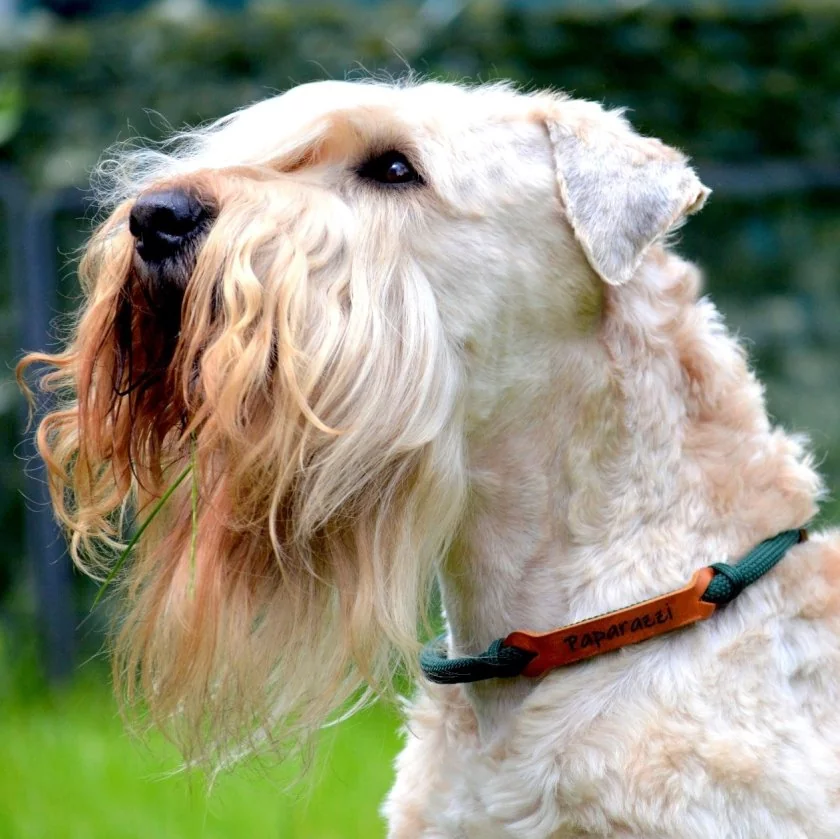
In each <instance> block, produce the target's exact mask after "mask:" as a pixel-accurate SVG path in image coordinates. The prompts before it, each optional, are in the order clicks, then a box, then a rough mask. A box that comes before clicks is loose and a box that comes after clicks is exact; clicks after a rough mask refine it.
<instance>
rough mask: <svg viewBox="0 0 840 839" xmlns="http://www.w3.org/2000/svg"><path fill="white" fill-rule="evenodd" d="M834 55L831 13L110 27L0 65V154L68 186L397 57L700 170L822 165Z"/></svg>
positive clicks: (832, 143) (70, 30) (837, 38)
mask: <svg viewBox="0 0 840 839" xmlns="http://www.w3.org/2000/svg"><path fill="white" fill-rule="evenodd" d="M838 54H840V11H834V12H828V11H825V12H822V13H818V12H812V13H810V14H805V13H797V12H785V13H781V12H777V13H775V14H773V15H771V16H769V17H765V18H758V17H750V16H741V17H739V16H736V15H727V14H717V15H713V14H710V13H707V14H706V15H704V16H692V15H689V14H685V13H675V12H667V11H661V10H660V11H658V12H652V11H649V10H648V11H644V12H641V11H639V12H631V13H625V14H620V15H617V14H616V15H607V16H604V15H595V16H593V15H588V16H587V15H582V14H577V15H572V14H570V13H568V12H561V11H552V10H550V9H549V10H537V11H528V10H527V9H526V8H523V7H521V6H519V7H516V8H513V7H511V8H508V7H505V6H504V5H502V4H498V3H495V2H487V1H486V0H485V2H475V3H472V4H469V5H468V6H467V7H466V9H465V10H464V11H463V12H462V13H461V14H459V15H458V16H456V17H455V19H454V20H452V21H450V22H439V21H436V20H434V19H433V18H431V17H430V16H429V15H428V13H427V14H423V13H422V12H420V11H418V9H417V7H416V6H408V5H394V4H383V5H381V6H380V5H377V6H376V7H374V8H371V7H358V6H356V5H354V4H342V5H335V6H334V7H322V6H308V5H296V6H295V7H294V8H292V7H288V6H285V5H284V6H279V7H275V6H266V7H263V8H258V9H255V10H254V11H252V12H251V13H249V14H247V15H242V16H225V15H221V14H205V15H202V16H201V17H200V18H199V19H191V20H189V21H187V22H174V21H171V20H167V19H164V18H160V17H156V16H154V15H152V14H146V15H139V16H135V17H119V16H116V17H109V18H105V19H102V20H99V21H96V22H94V23H90V24H72V25H63V26H56V27H54V28H53V29H51V30H48V31H47V33H45V34H43V35H42V36H40V37H38V38H34V39H32V40H30V41H28V42H26V43H23V44H21V45H20V46H18V47H17V48H13V49H11V50H7V51H6V52H5V53H0V72H3V71H4V70H5V71H6V72H7V73H8V72H11V71H13V72H14V73H16V74H18V76H19V77H20V78H21V80H22V81H21V84H22V90H23V93H24V97H25V101H26V109H25V113H24V118H23V123H22V125H21V127H20V130H19V131H18V132H17V134H16V135H15V137H14V138H13V140H12V142H11V143H10V144H9V145H8V147H7V149H6V151H5V154H6V155H7V157H8V158H10V159H12V160H15V161H16V162H18V163H20V164H21V165H23V167H24V168H25V170H26V171H27V173H28V174H29V176H30V178H31V179H32V180H33V181H37V182H41V183H44V182H47V183H56V182H62V183H67V182H78V181H79V180H81V179H83V175H84V167H85V166H86V165H90V164H91V163H92V162H93V161H94V160H95V159H96V155H97V154H98V153H99V151H100V150H101V149H102V148H104V147H105V146H107V145H109V144H110V143H112V142H113V141H114V140H116V139H117V138H120V137H122V138H125V137H127V136H130V135H131V134H132V133H133V132H139V133H140V134H142V135H145V136H149V135H150V136H158V135H160V133H161V131H162V129H163V128H164V125H165V123H169V124H171V125H174V126H179V125H182V124H184V123H195V122H201V121H204V120H207V119H211V118H214V117H217V116H220V115H222V114H224V113H227V112H228V111H230V110H232V109H233V108H236V107H240V106H242V105H243V104H245V103H248V102H250V101H252V100H254V99H258V98H261V97H263V96H265V95H266V94H268V93H270V92H272V91H274V90H277V89H281V88H285V87H288V86H289V85H291V84H293V83H297V82H302V81H307V80H311V79H314V78H324V77H343V76H344V75H345V74H346V73H347V71H348V70H351V71H352V70H353V68H357V72H358V73H361V74H364V71H363V70H362V69H361V67H362V66H364V67H366V68H370V69H371V70H382V69H384V70H386V71H389V72H395V73H398V74H399V73H401V72H404V70H405V62H408V63H410V64H411V66H412V67H414V68H415V69H416V70H418V71H419V72H422V73H426V72H429V73H433V74H443V75H450V76H455V77H471V78H473V79H486V78H497V77H505V78H511V79H514V80H517V81H519V82H522V83H524V84H532V85H537V86H556V87H561V88H564V89H567V90H569V91H571V92H573V93H574V94H575V95H578V96H583V97H587V98H593V99H597V100H603V101H605V102H607V103H608V104H611V105H622V106H629V107H630V108H631V109H633V111H634V119H635V120H636V121H637V123H638V124H639V125H640V127H641V128H642V129H643V130H645V131H646V132H648V133H651V134H655V135H657V136H661V137H663V138H664V139H666V140H667V141H669V142H672V143H676V144H677V145H680V146H683V147H686V148H688V149H690V151H691V153H692V154H693V155H694V156H695V157H700V158H709V159H727V160H752V159H754V158H755V157H756V156H780V155H781V156H794V157H812V158H813V157H817V158H829V159H833V158H834V155H835V151H836V142H837V137H838V134H840V109H838V108H837V98H836V96H837V90H838V88H840V62H838V61H836V60H835V57H836V56H837V55H838ZM359 62H360V63H359ZM150 110H151V111H153V112H157V113H159V114H160V115H162V118H163V119H155V118H151V119H150V117H149V116H148V112H149V111H150Z"/></svg>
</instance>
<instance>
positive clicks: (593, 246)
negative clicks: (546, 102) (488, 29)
mask: <svg viewBox="0 0 840 839" xmlns="http://www.w3.org/2000/svg"><path fill="white" fill-rule="evenodd" d="M547 125H548V133H549V136H550V138H551V142H552V145H553V148H554V160H555V165H556V167H557V177H558V180H559V186H560V197H561V199H562V201H563V203H564V205H565V209H566V212H567V214H568V219H569V223H570V224H571V226H572V229H573V230H574V233H575V236H576V237H577V239H578V241H579V242H580V245H581V247H582V248H583V251H584V253H585V254H586V257H587V259H588V260H589V262H590V264H591V265H592V267H593V268H594V269H595V271H596V272H597V273H598V274H599V275H600V276H601V277H602V278H603V280H604V281H605V282H607V283H610V284H611V285H620V284H621V283H623V282H626V281H627V280H629V279H630V278H631V277H632V276H633V274H634V272H635V271H636V269H637V268H638V266H639V263H640V262H641V261H642V257H643V256H644V254H645V251H647V249H648V248H649V247H650V246H651V245H652V244H653V243H654V242H655V241H656V240H657V239H659V238H660V237H661V236H663V235H664V234H665V233H667V232H668V231H669V230H672V229H673V228H674V227H676V226H677V225H678V224H679V223H680V222H681V221H682V220H683V219H684V218H685V216H686V215H689V214H691V213H696V212H697V211H698V210H699V209H700V208H701V207H702V206H703V204H704V203H705V201H706V197H707V196H708V195H709V193H710V190H709V189H708V188H707V187H705V186H703V184H702V183H701V182H700V180H699V179H698V178H697V175H696V174H695V173H694V170H693V169H692V168H691V167H690V166H689V165H688V163H687V161H686V158H685V157H684V156H683V155H682V154H680V153H679V152H678V151H676V150H675V149H672V148H670V147H669V146H666V145H665V144H664V143H661V142H660V141H659V140H654V139H651V138H648V137H642V136H640V135H639V134H636V132H635V131H633V129H632V128H631V127H630V125H629V124H628V123H627V121H626V120H625V119H624V118H623V117H622V116H621V115H620V113H617V112H612V113H610V112H605V111H603V110H601V108H600V107H599V106H597V105H595V104H594V103H591V102H581V101H569V100H567V101H565V102H563V103H562V104H560V105H559V107H558V113H557V115H556V118H555V117H551V118H549V119H548V120H547Z"/></svg>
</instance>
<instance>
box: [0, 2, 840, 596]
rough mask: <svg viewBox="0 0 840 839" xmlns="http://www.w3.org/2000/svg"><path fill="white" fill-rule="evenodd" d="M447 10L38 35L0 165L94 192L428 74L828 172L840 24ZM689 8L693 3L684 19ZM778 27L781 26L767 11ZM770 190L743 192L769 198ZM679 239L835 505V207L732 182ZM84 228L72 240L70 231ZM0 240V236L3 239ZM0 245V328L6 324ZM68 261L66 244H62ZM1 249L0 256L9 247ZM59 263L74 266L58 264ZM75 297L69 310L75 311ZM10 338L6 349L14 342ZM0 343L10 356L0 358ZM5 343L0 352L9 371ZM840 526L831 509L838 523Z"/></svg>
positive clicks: (0, 138)
mask: <svg viewBox="0 0 840 839" xmlns="http://www.w3.org/2000/svg"><path fill="white" fill-rule="evenodd" d="M607 5H614V4H605V3H597V4H596V3H590V2H580V3H577V4H576V7H575V9H574V10H571V11H570V10H569V9H568V8H567V9H566V11H562V10H558V9H557V8H556V7H548V6H549V4H545V6H546V7H543V8H538V9H530V10H529V8H528V7H527V6H526V5H525V4H519V5H517V6H515V7H514V6H507V5H505V4H503V3H501V2H497V0H474V2H471V3H468V4H467V5H466V7H465V8H464V9H463V10H462V11H461V12H460V13H458V14H457V15H455V16H454V17H453V18H450V17H449V13H448V11H447V8H448V7H447V6H446V4H435V3H428V4H422V5H421V4H407V3H396V4H393V3H384V4H375V5H366V4H361V5H356V4H335V5H333V6H327V7H325V6H322V5H319V4H301V3H296V4H294V5H286V4H282V5H281V4H263V5H261V6H259V7H255V8H253V9H252V10H251V11H250V12H249V13H248V14H243V15H235V16H231V15H224V14H221V13H218V12H214V13H203V14H202V16H201V17H199V18H195V19H190V20H185V21H177V20H171V19H167V18H164V17H162V16H160V14H158V13H155V12H145V13H142V14H136V15H125V14H123V15H115V16H111V17H104V18H102V19H98V20H96V21H93V22H90V23H84V24H82V23H76V24H53V25H49V26H47V25H45V26H43V27H41V28H40V29H39V30H37V33H36V34H33V35H30V36H29V37H27V38H26V39H18V40H17V41H16V42H14V41H11V40H10V41H8V42H7V43H6V45H5V46H2V47H0V162H2V161H4V160H5V161H6V162H8V163H11V164H13V165H14V166H15V167H16V168H18V169H19V170H21V171H22V172H23V173H24V174H25V176H26V177H27V179H28V181H29V183H30V184H31V185H32V187H37V188H51V187H55V186H60V185H65V184H80V185H84V183H85V182H86V180H87V172H88V170H89V168H90V167H91V166H93V165H94V164H95V162H96V160H97V158H98V156H99V154H100V153H101V151H102V149H104V148H105V147H107V146H108V145H110V144H111V143H113V142H114V141H116V140H124V139H126V138H128V137H131V136H135V135H138V134H139V135H141V136H145V137H150V138H157V137H160V136H162V135H163V134H165V133H167V131H168V126H174V127H180V126H182V125H184V124H186V123H190V124H194V123H198V122H204V121H207V120H210V119H213V118H216V117H219V116H221V115H223V114H225V113H228V112H229V111H231V110H232V109H234V108H236V107H240V106H243V105H246V104H248V103H249V102H251V101H253V100H255V99H259V98H262V97H265V96H266V95H269V94H271V93H273V92H275V91H277V90H280V89H284V88H286V87H288V86H290V85H292V84H295V83H298V82H304V81H308V80H312V79H321V78H329V77H338V78H342V77H344V76H345V75H346V74H347V73H348V72H349V73H350V74H351V75H359V76H364V75H367V73H368V71H384V72H387V73H393V74H396V75H400V74H402V73H404V72H405V70H406V66H407V65H410V66H411V67H412V68H414V69H415V70H416V71H418V72H419V73H422V74H429V75H438V76H444V77H454V78H462V77H468V78H471V79H473V80H487V79H493V78H500V77H506V78H511V79H514V80H515V81H518V82H520V83H522V84H524V85H532V86H553V87H559V88H564V89H566V90H568V91H569V92H571V93H573V94H574V95H577V96H583V97H587V98H591V99H595V100H599V101H603V102H604V103H606V104H607V105H610V106H629V107H630V108H631V109H632V114H631V116H632V119H633V121H634V122H635V124H636V125H637V126H638V127H639V128H640V129H641V130H642V131H644V132H645V133H648V134H653V135H657V136H660V137H662V138H663V139H665V140H666V141H668V142H670V143H672V144H674V145H677V146H679V147H681V148H683V149H685V150H686V151H687V152H689V153H690V154H691V155H692V156H693V157H695V158H696V159H698V160H699V161H700V162H701V164H702V163H703V162H709V161H713V162H723V161H726V162H730V163H754V162H757V161H761V160H764V159H773V160H791V161H802V160H806V161H810V162H812V163H813V162H817V163H824V164H828V165H835V166H837V165H838V156H837V148H838V146H837V143H838V138H840V107H838V98H837V91H838V90H840V61H838V60H837V56H838V55H839V54H840V7H838V6H837V5H836V4H833V3H828V2H826V3H824V4H821V3H813V4H807V6H806V5H802V6H801V8H800V9H799V11H797V10H796V8H797V6H796V5H795V4H789V3H788V4H780V6H781V5H783V6H784V10H777V11H773V12H772V13H769V14H766V15H764V16H760V15H758V14H746V13H737V12H733V11H731V8H732V6H731V4H726V3H721V4H718V8H717V10H715V8H714V7H712V6H710V5H709V4H704V8H705V11H691V12H688V11H673V10H672V11H668V10H663V9H662V7H661V4H660V5H655V4H654V5H653V7H646V8H645V9H644V10H640V11H628V12H621V13H618V12H614V11H613V12H610V11H607V10H606V6H607ZM683 5H685V4H683ZM777 8H780V7H777ZM761 178H762V175H761V173H759V174H757V175H756V176H755V178H754V180H756V181H760V180H761ZM711 185H712V186H713V187H719V189H718V191H717V193H716V194H715V195H714V196H713V197H712V200H711V201H710V203H709V205H708V208H707V209H706V210H704V212H703V213H702V214H700V215H699V216H698V217H697V218H695V219H692V221H691V223H690V224H689V225H688V226H687V227H686V228H685V230H684V232H683V233H682V237H683V241H682V243H681V245H680V247H681V249H682V250H683V251H684V252H685V253H686V254H687V255H688V256H689V257H691V258H694V259H697V260H698V261H699V262H700V263H701V264H702V265H704V266H705V268H706V269H707V275H708V278H709V280H708V284H709V290H710V292H711V293H712V294H713V296H714V298H715V299H716V301H717V302H718V303H719V304H720V305H721V307H722V308H723V310H724V311H725V313H726V315H727V318H728V321H729V324H730V326H731V327H733V328H735V329H736V330H738V331H739V332H741V334H742V335H743V336H744V337H745V338H746V339H747V341H748V344H749V347H750V351H751V353H752V355H753V357H754V360H755V361H756V363H757V364H758V366H759V369H760V371H761V374H762V375H763V376H764V378H765V380H766V381H767V382H768V384H769V388H768V397H769V401H770V406H771V410H772V412H773V413H774V415H775V416H776V418H777V419H778V420H780V421H781V422H784V423H786V424H788V425H792V426H793V427H794V428H797V429H799V430H804V431H808V432H809V433H811V434H812V436H813V438H814V444H815V451H816V453H817V457H818V458H819V459H820V460H822V461H824V471H825V472H826V474H827V476H828V483H829V486H834V487H836V486H838V485H840V412H838V411H837V410H836V406H837V404H838V402H839V401H840V380H838V377H837V375H836V364H837V358H838V355H840V330H838V329H837V323H838V321H840V283H838V279H837V278H838V277H840V212H838V210H840V191H838V190H837V189H836V188H835V190H834V191H828V190H824V191H814V190H800V191H789V192H787V193H786V194H781V193H780V194H778V195H775V196H773V197H769V198H766V197H761V195H760V193H756V194H755V197H750V196H749V195H745V196H744V197H742V198H738V199H735V198H732V197H727V194H726V185H727V182H726V178H725V177H724V178H723V179H721V181H720V182H719V183H712V184H711ZM81 226H82V225H76V227H81ZM0 227H2V224H0ZM3 235H4V234H3V231H2V230H0V321H2V323H4V324H5V323H11V320H10V312H11V308H10V307H11V303H10V300H9V293H8V279H7V276H6V275H5V274H4V273H3V272H4V270H5V265H4V262H5V260H4V259H3V255H4V254H3V250H4V243H3ZM75 244H78V239H76V240H74V241H72V245H75ZM14 246H15V245H14V244H13V243H6V250H8V249H9V248H10V247H14ZM69 250H70V247H68V246H65V252H68V251H69ZM71 293H72V292H71ZM10 334H11V331H10V330H6V332H5V335H10ZM5 340H8V339H5ZM15 346H16V345H14V344H3V345H2V348H3V351H4V353H5V352H8V354H9V356H11V354H12V352H13V348H14V347H15ZM11 388H12V386H11V385H10V384H9V377H8V374H2V373H0V446H2V460H1V461H0V465H2V466H3V474H2V477H0V480H2V485H0V523H2V524H3V526H4V533H6V534H7V541H6V547H5V548H4V551H3V552H2V553H0V591H1V590H2V588H3V584H4V583H3V575H4V574H5V575H6V580H7V581H8V578H9V571H8V569H9V565H10V559H11V558H13V557H14V558H16V557H17V556H19V554H20V545H21V538H20V529H21V504H20V501H19V499H18V498H17V496H15V495H13V491H14V489H16V488H17V487H18V486H19V485H20V477H19V472H18V470H17V469H16V466H15V463H14V461H13V458H12V457H11V455H10V454H9V455H6V452H11V450H12V442H13V440H14V439H15V433H16V432H14V431H13V430H12V424H13V420H14V418H15V415H16V410H17V403H16V402H15V401H14V399H13V398H12V396H11V394H12V390H11ZM827 509H828V514H829V516H830V517H834V518H836V517H838V516H840V503H837V502H832V503H831V504H829V505H828V507H827Z"/></svg>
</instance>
